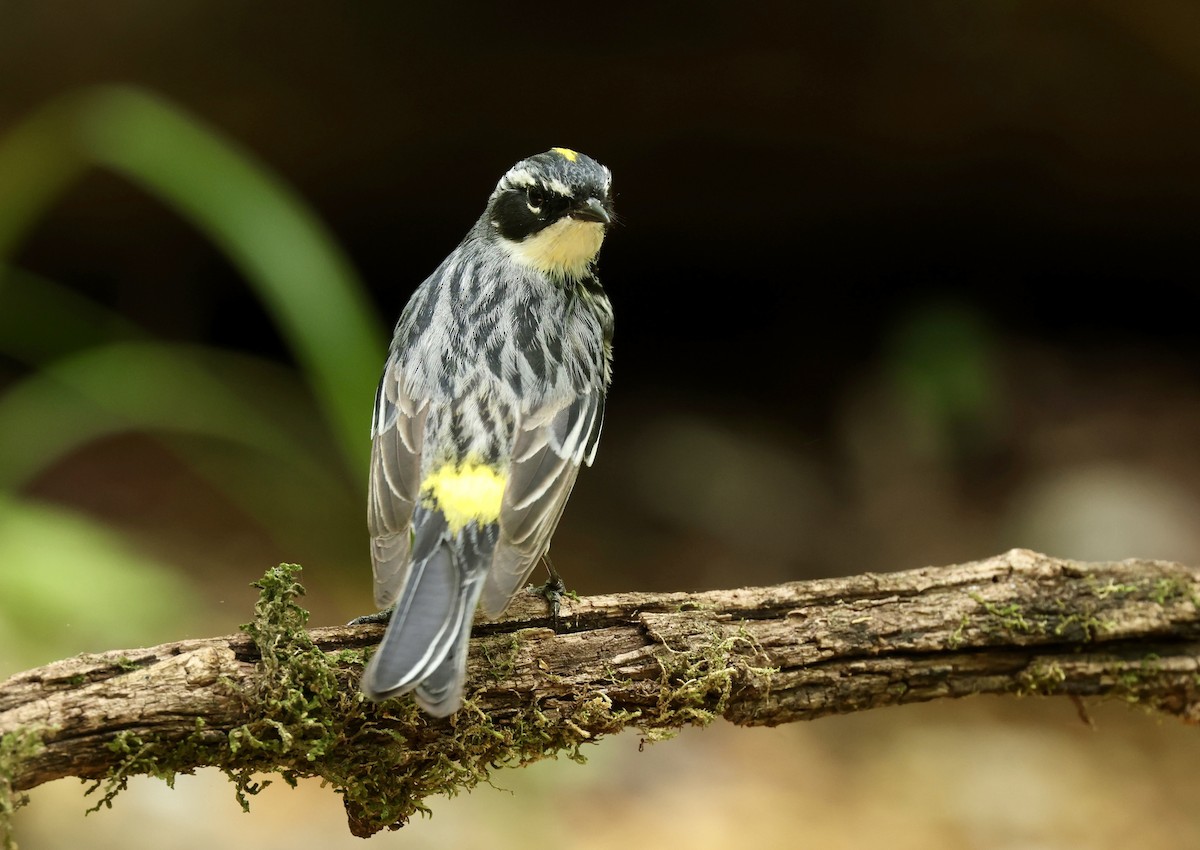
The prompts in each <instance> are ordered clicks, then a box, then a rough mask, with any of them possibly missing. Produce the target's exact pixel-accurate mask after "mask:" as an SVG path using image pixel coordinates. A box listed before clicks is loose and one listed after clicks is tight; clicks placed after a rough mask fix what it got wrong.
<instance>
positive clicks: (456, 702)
mask: <svg viewBox="0 0 1200 850" xmlns="http://www.w3.org/2000/svg"><path fill="white" fill-rule="evenodd" d="M482 578H483V577H482V576H480V578H479V579H478V580H476V581H473V582H471V583H470V585H469V586H468V587H466V588H464V593H463V597H464V598H463V603H464V604H463V606H462V609H461V615H460V620H459V624H458V629H457V632H458V634H457V636H456V637H455V639H454V642H453V643H451V645H450V649H449V651H448V652H447V653H446V657H445V658H443V659H442V663H441V664H439V665H438V666H437V669H435V670H433V671H431V672H430V673H429V674H428V675H426V676H425V678H424V679H422V680H421V683H420V684H419V685H417V690H416V693H415V696H416V699H417V705H419V706H421V708H423V709H425V711H426V712H428V713H429V714H431V715H433V716H434V717H449V716H450V715H451V714H453V713H454V712H456V711H458V710H459V708H461V707H462V701H463V691H464V690H465V688H466V682H467V647H468V645H469V644H470V639H471V622H472V621H473V620H474V616H473V615H474V613H475V605H476V604H477V603H478V601H479V593H480V591H482V590H483V581H482Z"/></svg>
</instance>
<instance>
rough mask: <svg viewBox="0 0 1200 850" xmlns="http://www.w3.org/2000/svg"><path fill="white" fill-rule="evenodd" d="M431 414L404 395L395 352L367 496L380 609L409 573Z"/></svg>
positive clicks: (376, 424) (381, 396)
mask: <svg viewBox="0 0 1200 850" xmlns="http://www.w3.org/2000/svg"><path fill="white" fill-rule="evenodd" d="M428 414H429V404H428V402H426V401H421V402H417V401H414V400H413V399H412V398H410V397H409V396H408V395H407V394H406V393H405V390H404V380H403V375H402V373H401V370H400V365H399V363H398V360H397V358H396V356H395V355H393V356H391V357H389V358H388V362H387V365H386V366H385V367H384V370H383V379H382V380H381V381H380V382H379V390H378V392H377V393H376V394H375V412H374V418H373V419H372V427H371V432H372V434H373V441H372V445H371V471H370V484H369V498H368V500H367V525H368V527H369V528H370V531H371V560H372V561H373V562H374V566H375V603H376V604H377V605H378V606H379V607H380V608H386V607H387V606H388V605H391V604H392V603H393V602H395V601H396V597H397V596H398V595H399V593H400V590H401V588H403V587H404V581H405V578H406V576H407V574H408V569H409V560H410V559H409V554H410V552H411V550H412V528H411V526H412V515H413V508H414V506H415V505H416V503H417V498H418V496H419V494H420V489H421V448H422V446H423V444H424V442H425V419H426V417H427V416H428Z"/></svg>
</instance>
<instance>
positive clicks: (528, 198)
mask: <svg viewBox="0 0 1200 850" xmlns="http://www.w3.org/2000/svg"><path fill="white" fill-rule="evenodd" d="M613 215H614V214H613V200H612V174H611V172H610V171H609V170H608V169H607V168H605V167H604V166H603V165H601V164H600V163H598V162H596V161H595V160H594V159H592V158H590V157H588V156H585V155H584V154H582V153H577V152H576V151H573V150H571V149H569V148H553V149H551V150H549V151H547V152H545V153H540V154H537V155H536V156H531V157H529V158H527V159H523V160H521V161H520V162H518V163H517V164H516V165H514V166H513V167H512V168H511V169H509V170H508V172H507V173H506V174H505V175H504V176H503V177H502V178H501V179H500V182H499V184H497V186H496V189H495V191H494V192H492V194H491V196H490V197H489V198H488V202H487V207H486V209H485V210H484V212H483V215H482V216H480V217H479V220H478V221H476V222H475V225H474V226H473V227H472V228H471V230H470V231H469V232H468V233H467V235H466V237H465V238H464V239H463V240H462V242H461V243H459V245H458V247H457V248H455V249H454V251H452V252H451V254H450V256H448V257H447V258H446V259H445V260H444V261H443V262H442V264H441V265H440V266H438V268H437V270H436V271H434V272H433V274H431V275H430V276H429V277H428V278H427V279H426V280H425V282H424V283H422V284H421V285H420V286H419V287H418V288H417V289H416V291H415V292H414V293H413V295H412V298H411V299H410V300H409V302H408V305H407V306H406V307H405V309H404V311H403V313H402V314H401V316H400V320H399V322H398V323H397V325H396V330H395V335H394V337H393V339H392V344H391V349H390V352H389V354H388V359H387V362H386V364H385V366H384V370H383V378H382V380H381V381H380V383H379V390H378V392H377V393H376V396H375V409H374V418H373V422H372V429H371V432H372V440H373V444H372V452H371V469H370V492H369V506H368V524H369V527H370V532H371V556H372V560H373V562H374V576H375V602H376V603H377V604H378V605H379V607H380V608H385V607H386V606H393V607H392V612H391V617H390V620H389V621H388V626H387V630H386V632H385V633H384V636H383V640H382V642H381V643H380V645H379V649H378V650H377V651H376V652H375V654H374V655H373V656H372V657H371V660H370V663H369V664H368V665H367V668H366V671H365V672H364V673H363V677H362V682H361V688H362V691H363V693H364V694H366V696H367V697H369V698H370V699H372V700H383V699H387V698H389V697H394V696H398V695H400V694H404V693H406V692H409V691H415V697H416V700H417V703H418V704H419V705H420V706H421V708H423V709H424V710H425V711H426V712H428V713H429V714H431V715H434V716H436V717H444V716H447V715H450V714H453V713H454V712H455V711H457V710H458V709H459V707H460V706H461V705H462V700H463V692H464V687H465V681H466V668H467V644H468V639H469V637H470V634H471V623H472V620H473V617H474V614H475V609H476V606H477V605H478V604H482V607H483V611H484V613H485V614H486V615H487V616H489V617H496V616H498V615H499V614H500V613H501V612H502V611H503V610H504V609H505V607H507V605H508V603H509V601H510V600H511V599H512V597H513V595H514V594H515V593H516V592H517V591H518V590H519V589H520V588H521V587H522V586H523V585H524V584H525V580H526V579H527V578H528V577H529V573H530V571H531V570H532V569H533V568H534V566H535V565H536V564H537V562H538V561H539V560H540V559H541V558H542V557H543V556H544V555H545V554H546V552H547V550H548V549H549V546H550V537H551V535H553V533H554V529H555V527H556V526H557V525H558V521H559V518H560V517H561V516H562V512H563V507H564V506H565V504H566V502H567V497H568V496H569V495H570V493H571V488H572V486H573V485H574V484H575V478H576V475H577V474H578V472H579V468H580V465H581V464H585V463H586V464H588V465H591V463H592V460H593V459H594V457H595V455H596V444H597V442H598V440H599V438H600V428H601V421H602V419H603V416H604V401H605V394H606V393H607V390H608V384H609V380H610V377H611V363H612V333H613V313H612V306H611V304H610V303H609V300H608V296H607V295H606V294H605V292H604V289H603V288H602V287H601V286H600V281H599V280H598V279H597V277H596V273H595V268H594V266H595V262H596V256H597V253H598V252H599V250H600V245H601V243H602V242H603V241H604V236H605V234H606V232H607V230H608V228H609V226H610V225H611V224H612V223H613ZM386 613H387V612H386V611H385V612H384V613H383V614H382V615H376V616H378V617H379V618H382V617H383V616H385V615H386Z"/></svg>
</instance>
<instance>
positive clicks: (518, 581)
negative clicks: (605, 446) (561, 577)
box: [481, 388, 604, 617]
mask: <svg viewBox="0 0 1200 850" xmlns="http://www.w3.org/2000/svg"><path fill="white" fill-rule="evenodd" d="M603 419H604V393H603V391H602V390H600V389H598V388H597V389H592V390H590V391H587V392H584V393H582V394H580V395H578V396H576V397H575V398H574V399H571V400H570V401H569V402H567V403H566V404H560V405H558V406H550V407H547V408H545V409H542V410H539V411H534V413H533V414H532V415H530V416H526V417H523V418H522V420H521V421H519V422H518V423H517V429H516V434H515V438H514V445H513V454H512V466H511V467H510V469H509V475H508V485H507V487H506V488H505V491H504V500H503V503H502V504H501V507H500V540H499V543H498V544H497V546H496V553H495V556H494V557H493V560H492V567H491V569H490V570H489V572H488V577H487V581H486V582H485V584H484V588H483V598H482V600H481V602H482V604H483V609H484V611H485V612H486V613H487V614H488V616H490V617H495V616H497V615H499V614H500V612H501V611H503V610H504V608H505V607H506V606H507V605H508V602H509V600H510V599H512V597H513V594H515V593H516V592H517V590H519V589H520V588H521V586H522V585H524V584H525V579H527V578H528V577H529V573H530V571H532V570H533V568H534V566H535V565H536V564H537V562H538V559H539V558H541V557H542V555H544V554H545V553H546V550H547V549H549V548H550V537H551V535H553V534H554V529H555V527H556V526H557V525H558V520H559V517H561V516H562V511H563V507H564V506H565V505H566V503H567V496H569V495H570V494H571V487H572V486H573V485H574V484H575V476H577V475H578V474H579V465H580V464H581V463H588V464H590V463H591V462H592V459H593V458H594V457H595V454H596V443H597V442H598V441H599V439H600V428H601V424H602V422H603Z"/></svg>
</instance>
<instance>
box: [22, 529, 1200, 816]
mask: <svg viewBox="0 0 1200 850" xmlns="http://www.w3.org/2000/svg"><path fill="white" fill-rule="evenodd" d="M296 570H298V568H294V567H287V566H284V567H279V568H276V569H275V570H272V571H271V572H269V573H268V574H267V576H266V577H265V578H264V579H263V581H262V582H260V583H259V585H258V586H259V587H260V588H261V589H262V598H261V599H260V602H259V604H258V606H257V609H256V613H257V616H256V619H255V622H254V623H252V624H250V625H248V626H246V627H244V632H245V633H244V634H239V635H233V636H228V637H221V638H211V639H206V640H191V641H179V642H175V643H169V644H163V645H162V646H156V647H152V648H149V649H137V650H126V651H119V652H106V653H101V654H98V655H82V656H77V657H75V658H70V659H66V660H64V661H59V662H56V663H54V664H50V665H48V666H46V667H42V668H39V669H37V670H31V671H28V672H26V673H20V674H18V675H16V676H13V677H12V678H11V679H9V680H8V681H6V682H3V683H0V735H3V738H0V741H2V743H0V798H2V797H3V792H4V784H5V782H6V781H7V783H8V784H9V786H10V790H18V791H19V790H21V789H27V788H32V787H34V786H36V785H39V784H41V783H43V782H46V781H49V780H51V779H56V778H59V777H63V776H78V777H83V778H85V779H93V780H96V784H95V785H94V786H93V790H97V789H100V790H102V791H103V794H102V796H101V800H100V805H102V804H107V803H110V802H111V799H112V797H113V796H114V795H115V794H116V793H117V792H118V791H119V790H120V789H121V788H122V787H123V786H124V782H125V780H126V778H127V777H128V776H130V775H134V774H139V773H149V774H152V775H158V776H162V777H164V778H168V779H169V778H171V777H173V776H174V775H175V774H176V773H178V772H190V771H191V770H192V769H194V768H196V767H199V766H202V765H215V766H217V767H219V768H221V769H222V770H224V771H225V772H226V773H227V774H228V775H229V776H230V777H231V779H233V780H234V781H235V782H236V784H237V788H238V791H237V793H238V797H239V799H241V800H243V802H244V794H246V793H254V792H255V791H256V790H257V789H258V788H259V787H261V785H260V784H256V783H255V782H254V781H253V780H252V774H255V773H259V772H269V773H277V774H280V775H281V776H282V777H283V778H284V779H285V780H287V781H289V782H291V781H294V780H295V779H296V778H297V777H301V776H312V775H316V776H321V777H323V778H325V779H326V780H328V781H329V782H330V783H331V784H332V785H333V786H334V787H335V789H336V790H337V791H338V793H341V794H343V795H344V797H345V803H346V808H347V812H348V815H349V818H350V825H351V830H352V831H353V832H354V833H355V834H358V835H369V834H371V833H373V832H376V831H378V830H379V829H382V828H385V827H393V828H394V827H397V826H400V825H402V824H403V822H404V821H405V820H406V819H407V818H408V817H409V816H410V815H411V814H412V813H413V812H415V811H418V810H421V809H422V808H423V804H422V801H423V800H424V798H425V797H426V796H428V795H429V794H433V793H444V792H447V791H451V790H457V789H461V788H463V787H467V788H469V787H472V786H473V785H474V784H475V783H477V782H478V781H480V780H482V779H485V778H486V777H487V771H488V769H489V768H490V767H492V766H494V765H496V764H501V763H503V764H523V763H526V762H529V761H533V760H536V759H539V758H543V757H548V756H555V755H557V754H559V753H564V752H565V753H566V754H568V755H571V756H572V757H579V748H580V746H581V745H582V744H584V743H587V742H591V741H595V740H596V739H597V738H599V737H600V736H602V735H606V734H611V733H613V732H617V731H619V730H621V729H622V728H625V727H628V726H633V727H635V728H637V729H639V730H640V732H641V734H642V735H643V736H644V737H646V738H647V739H656V738H661V737H665V736H667V735H669V734H670V733H671V732H673V731H674V730H676V729H678V728H679V727H681V726H683V725H686V724H703V723H708V722H709V721H711V720H713V719H714V718H716V717H724V718H725V719H726V720H729V721H730V722H733V723H737V724H742V725H767V726H772V725H776V724H780V723H787V722H791V721H795V720H809V719H813V718H816V717H820V716H823V715H826V714H836V713H845V712H851V711H860V710H863V709H867V708H875V707H878V706H884V705H898V704H903V703H910V702H922V701H926V700H931V699H938V698H943V697H960V696H967V695H970V694H981V693H989V694H1001V693H1006V694H1038V695H1050V694H1064V695H1070V696H1073V697H1076V698H1079V697H1089V696H1102V697H1115V698H1119V699H1122V700H1127V701H1129V702H1135V703H1140V704H1142V705H1145V706H1148V707H1150V708H1152V709H1155V710H1158V711H1162V712H1166V713H1168V714H1171V715H1174V716H1177V717H1180V718H1182V719H1183V720H1185V721H1188V722H1192V723H1196V722H1200V696H1198V692H1200V684H1198V682H1200V615H1198V613H1197V609H1198V607H1200V605H1198V599H1200V571H1197V570H1196V569H1193V568H1189V567H1185V566H1182V565H1179V564H1174V563H1167V562H1161V561H1123V562H1119V563H1079V562H1073V561H1064V560H1059V559H1055V558H1050V557H1047V556H1045V555H1039V554H1036V553H1033V552H1029V551H1024V550H1013V551H1011V552H1008V553H1006V554H1003V555H999V556H997V557H994V558H990V559H988V560H985V561H979V562H975V563H969V564H962V565H957V566H950V567H942V568H932V567H931V568H925V569H920V570H912V571H908V572H898V573H888V574H880V575H876V574H867V575H860V576H851V577H848V578H838V579H823V580H819V581H806V582H794V583H789V584H783V585H778V586H775V587H763V588H745V589H741V590H729V591H712V592H707V593H695V594H688V593H659V594H645V593H624V594H614V595H609V596H594V597H589V598H583V599H578V600H574V601H572V600H565V601H564V604H563V611H562V619H561V622H560V624H559V629H558V630H557V631H555V629H553V628H551V625H552V624H551V623H550V621H549V619H548V617H547V613H546V606H545V605H544V603H543V602H542V601H541V600H539V599H536V598H534V597H532V596H530V597H523V598H519V599H518V600H517V601H516V602H515V603H514V604H513V605H512V607H511V608H510V609H509V611H508V612H507V613H506V614H505V615H504V616H503V617H502V618H501V619H500V620H498V621H495V622H482V621H480V622H477V623H476V627H475V634H474V637H473V638H472V642H471V643H472V651H471V660H470V671H469V673H470V679H469V681H470V687H469V691H468V695H469V700H468V703H467V706H466V707H465V708H464V709H463V710H462V711H460V712H459V713H458V714H457V715H455V716H454V717H452V718H450V719H448V720H446V721H432V720H430V719H429V718H427V717H425V716H424V715H422V714H420V713H419V712H418V711H417V710H416V709H415V708H414V707H413V706H412V704H411V701H410V700H408V699H402V700H394V701H390V702H388V703H385V704H384V705H382V706H375V705H372V704H370V703H367V702H365V701H363V700H362V699H361V697H360V696H359V695H358V693H357V690H356V683H357V679H358V675H359V673H360V671H361V669H362V664H363V659H364V651H369V650H370V649H372V648H373V647H374V646H375V645H376V644H377V642H378V641H379V638H380V636H381V631H382V630H381V627H380V626H377V625H363V626H353V627H351V626H342V627H335V628H320V629H313V630H311V631H306V630H305V629H304V625H305V621H306V619H307V613H306V612H305V611H304V610H303V609H302V608H299V607H298V606H297V605H296V604H295V602H294V599H295V596H296V595H298V594H299V593H302V592H303V589H302V588H300V586H299V585H298V584H296V583H295V581H294V578H293V573H294V572H295V571H296ZM3 804H4V800H3V799H0V817H2V814H3V810H4V805H3Z"/></svg>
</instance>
